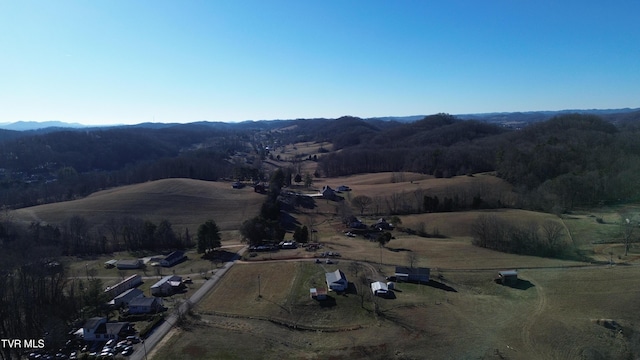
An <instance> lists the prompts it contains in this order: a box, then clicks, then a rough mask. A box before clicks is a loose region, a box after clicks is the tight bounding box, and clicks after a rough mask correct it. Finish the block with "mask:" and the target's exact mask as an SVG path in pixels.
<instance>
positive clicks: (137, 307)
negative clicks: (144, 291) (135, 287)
mask: <svg viewBox="0 0 640 360" xmlns="http://www.w3.org/2000/svg"><path fill="white" fill-rule="evenodd" d="M163 310H164V307H163V306H162V299H161V298H157V297H145V296H141V297H137V298H135V299H132V300H131V301H130V302H129V314H153V313H157V312H160V311H163Z"/></svg>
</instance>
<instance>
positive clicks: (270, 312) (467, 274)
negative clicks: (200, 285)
mask: <svg viewBox="0 0 640 360" xmlns="http://www.w3.org/2000/svg"><path fill="white" fill-rule="evenodd" d="M324 266H325V265H320V264H313V263H311V262H297V263H296V262H275V263H274V262H269V263H258V264H239V265H237V266H235V267H234V268H233V270H232V271H231V272H229V274H227V276H226V277H225V278H224V279H223V280H222V282H221V283H220V284H219V285H218V286H217V287H216V289H215V290H214V291H213V292H212V293H211V295H210V297H209V298H208V299H207V300H205V302H204V303H203V304H202V305H201V306H199V307H198V308H196V309H195V314H196V316H195V317H192V318H190V323H189V324H188V325H187V326H186V327H185V328H184V329H183V330H182V331H180V332H178V333H176V334H175V335H174V336H173V337H171V338H170V339H169V340H168V341H167V343H166V344H165V347H163V348H162V349H161V350H160V351H158V352H156V353H155V356H154V357H153V358H154V359H171V358H175V357H176V356H178V355H179V354H183V353H186V354H190V355H191V357H192V358H196V359H198V358H199V359H213V358H215V359H218V358H226V359H238V358H246V356H250V357H252V358H261V359H275V358H291V357H293V358H307V359H320V358H336V359H337V358H345V357H348V358H375V359H382V358H389V357H391V358H393V357H394V356H395V357H399V358H415V359H419V358H424V354H427V353H428V354H431V356H432V357H433V358H444V359H460V358H486V359H493V358H496V359H497V358H500V356H503V357H505V358H514V359H541V358H550V359H552V358H557V359H560V358H586V359H596V358H607V359H622V358H627V356H628V355H629V354H630V351H632V349H633V348H634V347H636V346H637V340H638V338H639V334H638V333H637V332H638V331H640V328H637V327H636V326H637V325H636V324H637V323H638V321H640V318H639V317H638V315H637V314H635V313H634V312H633V311H631V312H630V311H628V309H631V308H632V307H633V304H634V303H635V302H636V301H637V297H638V295H639V291H638V290H633V289H637V288H638V285H640V280H639V279H640V277H639V276H638V275H640V273H639V272H640V268H637V267H613V268H609V267H606V266H604V267H591V268H573V269H567V268H565V269H558V268H554V269H530V270H521V272H520V278H521V279H522V280H521V285H522V286H519V287H516V288H510V287H505V286H501V285H498V284H496V283H494V282H493V281H492V280H493V277H494V276H495V271H488V270H485V271H482V270H477V271H446V270H443V271H441V272H440V275H441V276H442V277H441V280H440V281H441V284H443V285H445V286H443V287H434V286H427V285H417V284H402V283H401V284H398V290H397V291H396V299H378V298H375V299H374V298H373V297H371V296H369V295H368V293H367V294H366V296H365V298H364V306H363V307H361V306H360V301H361V298H360V296H359V295H358V294H352V293H347V294H346V295H335V294H331V296H332V297H334V298H335V304H334V305H332V306H329V307H322V306H320V305H319V304H318V303H316V302H315V301H313V300H310V299H309V298H308V288H309V287H310V286H312V285H314V282H316V281H318V279H321V278H322V274H323V272H324V271H325V269H322V267H324ZM336 266H338V267H341V268H343V269H345V272H346V273H347V277H348V278H349V276H353V274H351V273H349V272H348V270H347V269H348V264H347V262H346V261H344V262H343V263H342V264H339V265H336ZM332 269H334V267H331V268H330V269H327V271H330V270H332ZM366 271H369V270H366ZM258 275H260V277H261V286H262V287H261V291H260V292H261V297H258V289H257V286H258V282H257V277H258ZM369 275H371V273H369ZM373 276H375V274H374V275H373ZM353 281H355V282H356V284H357V281H356V280H353ZM239 283H242V284H245V285H242V286H239V285H238V284H239ZM621 289H630V290H621ZM366 291H368V289H366ZM374 301H375V302H374ZM376 303H377V306H378V307H379V311H378V313H377V314H376V312H375V311H373V309H374V308H375V306H376V305H375V304H376ZM605 320H607V321H608V322H606V321H605ZM611 320H613V321H615V322H611ZM605 324H617V325H614V326H619V328H615V329H609V328H607V327H606V326H605ZM338 330H339V331H338ZM243 339H244V340H243ZM249 339H251V340H250V343H251V346H250V347H247V341H249ZM202 344H212V345H213V344H218V346H203V345H202ZM223 344H224V345H223ZM251 354H252V355H251ZM600 355H601V356H603V357H600Z"/></svg>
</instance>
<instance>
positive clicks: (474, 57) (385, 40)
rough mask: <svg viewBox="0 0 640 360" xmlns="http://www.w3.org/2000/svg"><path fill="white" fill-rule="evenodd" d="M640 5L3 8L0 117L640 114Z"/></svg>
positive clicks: (401, 0)
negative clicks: (620, 111)
mask: <svg viewBox="0 0 640 360" xmlns="http://www.w3.org/2000/svg"><path fill="white" fill-rule="evenodd" d="M639 14H640V2H638V1H627V0H625V1H622V0H611V1H600V0H598V1H595V0H581V1H573V0H536V1H533V0H484V1H476V0H469V1H455V0H446V1H444V0H437V1H435V0H434V1H432V0H380V1H378V0H362V1H349V0H335V1H334V0H322V1H300V0H290V1H279V0H229V1H226V0H203V1H199V0H172V1H163V0H152V1H146V0H83V1H67V0H41V1H37V0H0V123H5V122H14V121H20V120H24V121H47V120H60V121H66V122H78V123H83V124H116V123H117V124H127V123H140V122H147V121H156V122H193V121H200V120H208V121H227V122H230V121H241V120H251V119H253V120H258V119H294V118H311V117H328V118H334V117H339V116H342V115H353V116H359V117H375V116H390V115H395V116H404V115H417V114H433V113H438V112H446V113H450V114H464V113H481V112H503V111H505V112H506V111H531V110H562V109H593V108H598V109H605V108H624V107H631V108H635V107H640V25H639V24H638V16H639Z"/></svg>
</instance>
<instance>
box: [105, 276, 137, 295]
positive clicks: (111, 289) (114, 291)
mask: <svg viewBox="0 0 640 360" xmlns="http://www.w3.org/2000/svg"><path fill="white" fill-rule="evenodd" d="M140 284H142V278H141V277H140V275H138V274H135V275H131V276H129V277H128V278H126V279H124V280H122V281H120V282H119V283H117V284H115V285H113V286H108V287H107V288H106V289H105V290H104V292H105V293H106V294H107V296H108V297H116V296H118V295H120V294H122V293H123V292H125V291H127V290H129V289H132V288H134V287H136V286H138V285H140Z"/></svg>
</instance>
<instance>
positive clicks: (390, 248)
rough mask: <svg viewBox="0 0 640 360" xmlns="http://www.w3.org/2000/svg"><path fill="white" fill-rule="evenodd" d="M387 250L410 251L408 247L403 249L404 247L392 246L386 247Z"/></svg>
mask: <svg viewBox="0 0 640 360" xmlns="http://www.w3.org/2000/svg"><path fill="white" fill-rule="evenodd" d="M387 249H388V250H390V251H393V252H400V251H411V250H410V249H405V248H392V247H387Z"/></svg>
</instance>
